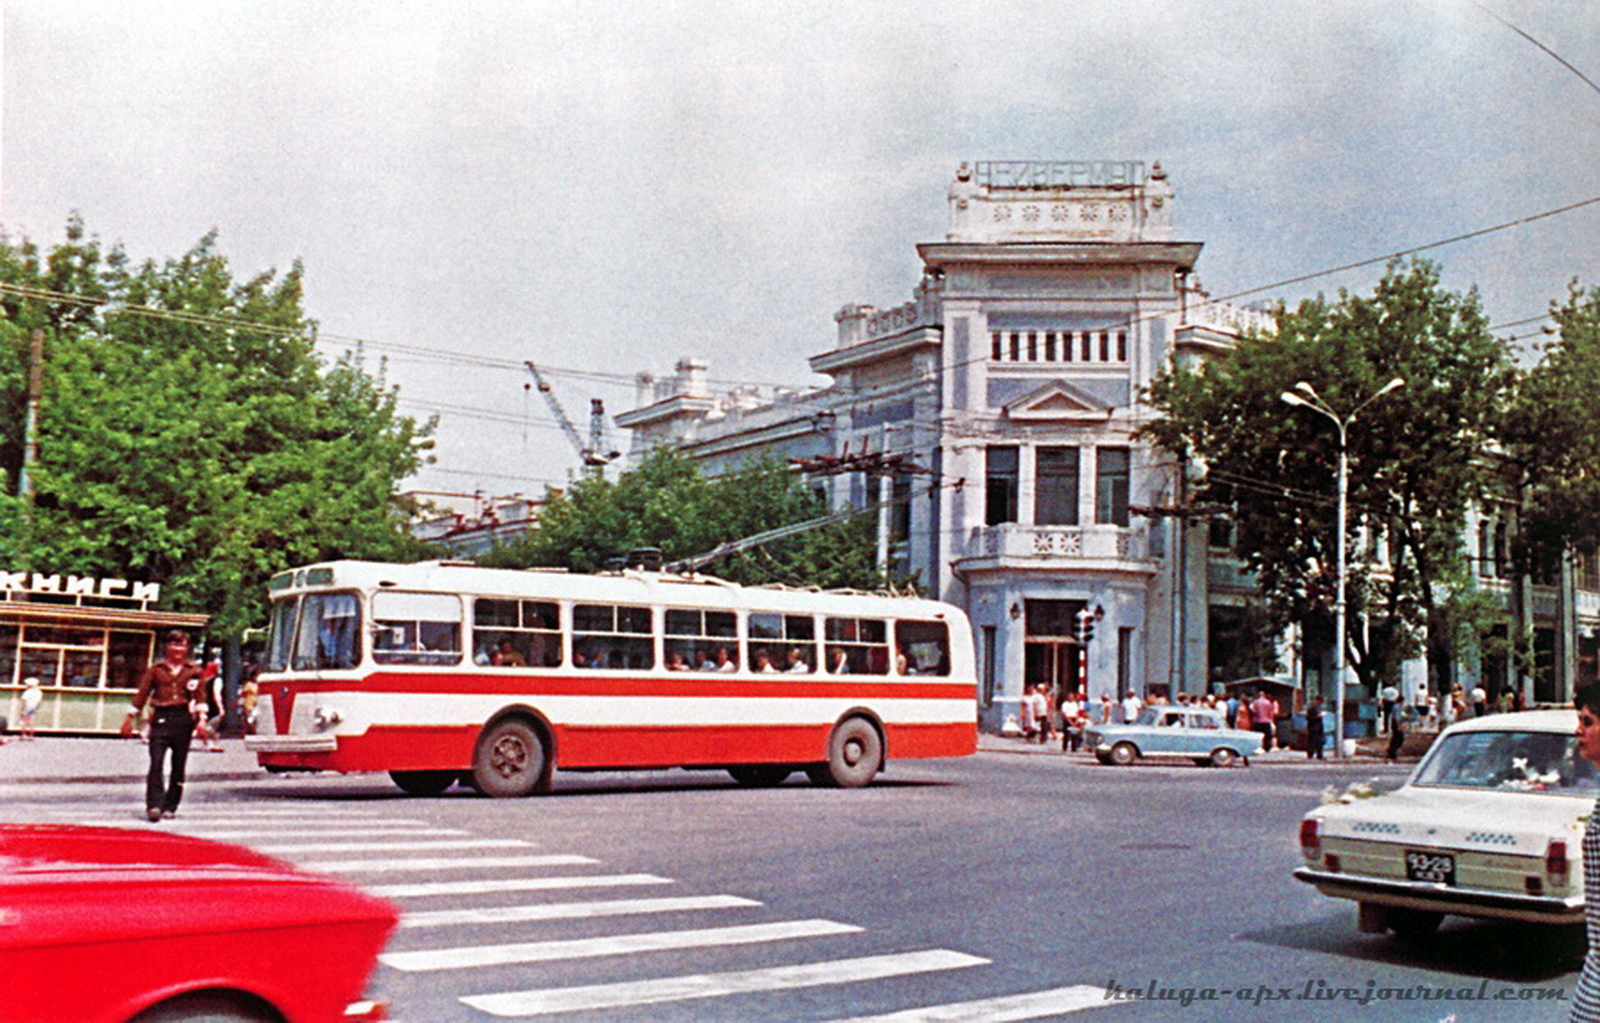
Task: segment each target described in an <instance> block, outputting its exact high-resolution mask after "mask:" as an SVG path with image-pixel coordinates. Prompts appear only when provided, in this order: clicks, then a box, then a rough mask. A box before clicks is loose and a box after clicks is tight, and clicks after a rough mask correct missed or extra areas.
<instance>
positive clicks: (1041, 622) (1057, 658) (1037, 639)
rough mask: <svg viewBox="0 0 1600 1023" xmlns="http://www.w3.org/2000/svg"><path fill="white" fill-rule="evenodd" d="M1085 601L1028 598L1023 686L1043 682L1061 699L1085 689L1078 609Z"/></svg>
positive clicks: (1079, 609)
mask: <svg viewBox="0 0 1600 1023" xmlns="http://www.w3.org/2000/svg"><path fill="white" fill-rule="evenodd" d="M1087 606H1088V605H1087V602H1086V601H1082V600H1029V601H1026V602H1025V607H1026V609H1027V613H1026V616H1025V617H1026V619H1027V620H1026V622H1025V624H1026V626H1027V630H1026V631H1027V636H1026V638H1025V640H1024V643H1023V649H1022V655H1023V657H1022V659H1023V674H1022V684H1023V685H1024V686H1035V685H1039V684H1040V683H1043V684H1044V685H1046V686H1048V687H1049V688H1050V690H1051V692H1053V693H1055V694H1056V696H1057V697H1058V698H1059V697H1060V696H1061V695H1062V694H1064V693H1072V692H1080V693H1082V692H1083V690H1084V685H1083V683H1084V680H1083V678H1082V677H1081V672H1080V671H1079V669H1078V660H1079V658H1078V650H1079V649H1080V647H1079V644H1078V638H1077V636H1076V634H1075V633H1076V629H1077V621H1078V612H1080V611H1082V610H1083V609H1084V608H1085V607H1087ZM1084 695H1085V696H1087V695H1088V694H1087V693H1084Z"/></svg>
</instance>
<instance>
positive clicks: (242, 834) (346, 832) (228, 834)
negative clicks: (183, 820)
mask: <svg viewBox="0 0 1600 1023" xmlns="http://www.w3.org/2000/svg"><path fill="white" fill-rule="evenodd" d="M174 830H177V831H181V832H183V833H184V834H185V835H193V836H195V837H196V838H209V839H211V840H212V841H214V842H241V841H249V840H251V839H258V838H265V839H273V838H310V837H313V836H315V837H319V838H359V837H363V836H365V837H371V836H372V835H373V834H375V833H377V832H379V831H384V832H388V833H392V834H395V835H403V836H405V837H406V838H459V837H460V836H462V835H470V834H472V832H470V831H462V830H461V829H460V828H383V829H378V828H263V827H260V826H257V827H254V828H249V829H244V830H238V829H234V828H223V829H219V830H215V831H213V830H212V826H206V825H190V824H183V825H180V826H179V827H177V828H176V829H174Z"/></svg>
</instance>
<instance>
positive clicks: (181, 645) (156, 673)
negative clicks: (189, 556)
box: [122, 629, 205, 821]
mask: <svg viewBox="0 0 1600 1023" xmlns="http://www.w3.org/2000/svg"><path fill="white" fill-rule="evenodd" d="M204 701H205V694H204V693H203V692H201V689H200V665H198V664H195V663H194V662H193V661H191V660H189V636H188V634H187V633H185V632H183V631H181V630H179V629H173V630H172V631H171V632H169V633H167V635H166V637H165V644H164V656H163V657H162V659H161V660H159V661H157V662H156V663H154V664H152V665H150V667H148V668H146V669H145V670H144V675H143V676H142V677H141V678H140V679H139V690H138V692H136V693H134V694H133V707H132V708H131V709H130V710H129V711H128V716H127V717H126V718H125V719H123V722H122V734H123V735H124V736H130V735H132V734H133V725H134V722H135V720H136V719H137V718H138V716H139V714H140V713H142V712H143V711H144V706H145V704H146V703H149V704H150V714H151V717H150V774H149V775H148V777H147V778H146V779H145V790H144V806H145V816H146V817H148V818H149V819H150V820H152V821H158V820H161V819H162V818H163V817H175V816H177V813H178V803H179V802H180V801H181V800H182V799H183V770H184V766H185V765H186V764H187V763H188V761H189V737H190V736H191V735H193V734H194V723H195V719H196V717H198V716H199V715H202V714H204V713H205V702H204ZM169 749H170V750H171V751H172V777H171V779H170V781H168V782H167V783H165V784H163V782H162V777H161V776H162V770H163V767H164V766H165V762H166V756H167V750H169Z"/></svg>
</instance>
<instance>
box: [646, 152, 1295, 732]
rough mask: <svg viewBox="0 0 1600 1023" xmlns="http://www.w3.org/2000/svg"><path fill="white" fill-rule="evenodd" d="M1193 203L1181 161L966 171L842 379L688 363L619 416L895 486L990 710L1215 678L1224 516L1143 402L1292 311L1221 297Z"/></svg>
mask: <svg viewBox="0 0 1600 1023" xmlns="http://www.w3.org/2000/svg"><path fill="white" fill-rule="evenodd" d="M1174 205H1175V203H1174V195H1173V190H1172V187H1171V184H1170V183H1169V181H1168V180H1167V176H1166V174H1165V173H1164V172H1163V171H1162V170H1161V167H1160V165H1159V164H1155V165H1153V166H1150V167H1149V168H1148V169H1147V168H1146V166H1145V165H1144V164H1142V163H1139V162H1132V161H1128V162H1059V163H1025V162H983V163H977V164H974V165H970V166H969V165H965V164H964V165H962V167H961V168H960V169H959V170H958V171H957V174H956V178H955V181H954V182H953V183H952V184H951V186H950V190H949V218H950V221H949V224H950V226H949V231H948V233H947V234H946V236H945V238H944V239H943V240H941V241H936V242H928V243H925V244H922V245H919V246H918V247H917V251H918V253H919V255H920V256H921V259H922V264H923V276H922V280H921V282H920V283H919V284H918V285H917V287H916V289H915V290H914V292H913V294H912V296H911V300H910V301H908V302H906V303H904V304H903V305H899V306H895V307H892V308H887V309H878V308H874V307H873V306H870V305H854V304H853V305H847V306H845V307H844V308H842V309H841V310H840V311H839V313H838V314H837V315H836V316H835V320H836V321H837V325H838V338H837V342H836V343H835V345H834V346H833V347H832V348H831V349H829V350H827V351H824V352H822V353H820V354H818V355H815V356H813V357H812V358H811V360H810V362H811V367H812V368H813V369H814V370H816V371H817V372H818V373H821V374H825V375H828V376H831V377H832V378H833V384H832V386H830V387H828V388H826V389H822V390H814V391H809V392H799V391H796V392H789V393H779V394H775V395H773V396H771V397H767V396H763V395H758V394H755V393H753V392H748V391H747V392H743V393H740V392H735V393H732V394H726V395H713V394H711V392H710V390H709V389H708V388H707V386H706V383H705V374H706V365H705V364H704V363H703V362H701V361H698V360H695V359H684V360H683V361H681V362H679V363H678V366H677V369H676V372H675V374H674V375H673V376H671V377H670V378H667V379H665V380H656V379H654V378H653V377H650V376H648V375H645V376H641V378H640V390H639V407H638V408H635V409H633V410H631V411H629V412H626V413H623V414H622V415H620V416H618V417H617V423H618V424H619V425H621V426H623V427H625V428H627V429H629V430H631V431H632V432H633V446H632V453H633V455H634V456H635V457H637V456H639V455H642V454H643V453H644V452H645V451H648V450H649V449H651V448H653V447H655V446H657V445H660V444H673V445H677V446H679V447H681V448H682V449H684V450H685V451H687V452H689V453H690V454H692V455H693V456H694V457H695V458H696V459H697V460H699V461H700V462H701V463H702V465H704V466H705V468H706V469H707V471H710V472H713V473H715V472H719V471H722V470H725V469H727V468H731V467H733V466H735V465H737V464H739V463H741V462H743V461H745V460H746V459H748V458H751V457H754V456H757V455H762V454H775V455H778V456H781V457H783V458H789V459H800V460H805V464H806V465H807V466H808V467H810V468H811V469H812V470H813V473H812V478H813V480H814V481H815V483H816V485H817V486H818V487H825V488H826V489H827V493H828V496H829V497H830V499H831V500H832V501H833V502H834V503H835V504H836V505H842V504H846V503H848V504H852V505H855V506H857V507H865V506H867V505H868V504H871V503H874V502H876V503H877V504H878V505H879V506H880V509H881V510H880V530H879V534H880V553H881V554H882V555H883V558H884V560H885V562H886V563H889V564H892V565H894V566H895V567H897V568H899V569H901V570H904V571H910V572H912V573H915V574H916V575H917V576H918V577H919V578H920V580H921V582H922V584H923V586H924V587H925V589H926V591H927V592H929V593H932V594H935V595H937V596H939V597H940V598H942V599H944V600H948V601H950V602H952V603H955V604H957V605H960V606H961V607H963V608H965V609H966V611H967V613H968V614H969V616H970V617H971V619H972V622H973V628H974V630H975V632H976V639H977V643H978V650H979V657H980V673H981V678H982V686H983V692H982V694H981V696H982V698H981V703H982V705H983V707H984V714H985V724H986V725H987V726H989V727H996V726H998V725H999V724H1000V722H1001V721H1003V720H1004V718H1005V716H1006V715H1008V714H1014V713H1016V709H1017V704H1018V700H1019V698H1020V695H1021V692H1022V689H1023V686H1024V685H1025V684H1030V683H1033V682H1047V683H1052V684H1057V685H1060V686H1062V687H1063V688H1064V689H1065V690H1069V691H1070V690H1073V689H1078V690H1080V691H1084V692H1086V693H1088V694H1089V695H1090V696H1091V697H1094V698H1097V697H1098V696H1100V695H1101V694H1102V693H1105V694H1108V695H1110V694H1116V693H1120V692H1123V691H1126V690H1128V689H1134V690H1138V691H1140V692H1145V691H1148V690H1150V689H1152V688H1160V689H1163V690H1165V691H1167V692H1168V693H1175V692H1179V691H1187V692H1200V691H1202V690H1203V689H1204V687H1205V685H1206V681H1207V674H1208V666H1207V649H1208V643H1207V619H1208V611H1207V604H1208V600H1210V599H1212V598H1211V597H1210V596H1208V588H1207V586H1206V585H1205V583H1206V576H1207V544H1206V536H1207V527H1206V524H1205V523H1204V522H1201V521H1198V520H1194V521H1191V520H1188V519H1185V518H1184V517H1182V516H1175V515H1173V514H1170V513H1171V512H1172V511H1173V510H1175V509H1176V508H1177V507H1178V506H1179V503H1180V502H1181V501H1182V500H1183V495H1182V493H1181V488H1180V486H1179V485H1178V482H1177V474H1176V472H1175V466H1174V465H1173V464H1172V462H1171V459H1170V457H1169V456H1166V455H1164V454H1162V453H1159V452H1156V451H1154V450H1153V449H1152V448H1150V447H1149V446H1148V445H1146V444H1143V443H1141V442H1139V441H1138V440H1136V439H1135V438H1134V436H1133V434H1134V431H1135V430H1136V428H1137V427H1138V426H1139V425H1140V424H1141V423H1142V422H1143V421H1144V420H1145V419H1146V418H1147V416H1148V414H1149V413H1148V410H1147V409H1146V408H1145V407H1144V406H1142V405H1141V404H1140V401H1139V397H1140V393H1141V390H1142V388H1144V387H1145V386H1146V385H1147V384H1148V383H1149V382H1150V381H1151V380H1152V379H1153V378H1154V377H1155V376H1156V374H1157V373H1159V372H1160V370H1161V368H1162V367H1163V366H1165V365H1166V364H1167V363H1168V361H1169V360H1172V359H1175V358H1176V359H1181V358H1186V357H1187V356H1188V354H1189V353H1194V354H1197V355H1198V354H1201V353H1203V352H1204V351H1205V350H1207V349H1208V348H1214V347H1217V346H1221V345H1226V344H1228V343H1229V342H1230V341H1231V340H1232V339H1233V338H1235V337H1237V336H1238V333H1239V331H1240V330H1241V329H1243V328H1246V327H1249V328H1255V329H1263V330H1269V329H1271V319H1270V317H1269V316H1267V315H1266V314H1264V313H1260V312H1257V311H1254V310H1249V309H1241V308H1237V307H1227V306H1220V305H1216V304H1209V303H1207V302H1206V301H1205V298H1204V296H1203V294H1202V293H1201V292H1200V291H1199V290H1198V287H1197V286H1196V285H1195V284H1194V283H1193V279H1192V277H1191V274H1192V271H1193V269H1194V266H1195V263H1196V261H1197V260H1198V259H1199V256H1200V249H1201V243H1200V242H1195V241H1182V240H1179V239H1178V237H1177V235H1176V234H1175V232H1174V227H1173V224H1174V220H1173V213H1174ZM1185 522H1187V523H1188V526H1187V528H1184V526H1183V524H1184V523H1185ZM1223 581H1224V582H1225V580H1223ZM1222 589H1223V590H1226V586H1224V587H1222ZM1242 592H1243V590H1241V593H1242ZM1174 593H1187V594H1189V599H1188V600H1184V601H1179V600H1174V597H1173V594H1174ZM1215 599H1218V600H1227V599H1229V598H1228V596H1227V594H1226V592H1221V593H1218V594H1217V595H1216V597H1215ZM1086 625H1087V627H1088V628H1089V629H1090V630H1092V633H1093V635H1092V638H1091V639H1090V640H1089V642H1088V643H1087V644H1086V645H1085V644H1081V643H1080V642H1079V637H1080V635H1081V630H1083V629H1084V628H1085V626H1086Z"/></svg>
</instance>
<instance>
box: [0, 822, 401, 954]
mask: <svg viewBox="0 0 1600 1023" xmlns="http://www.w3.org/2000/svg"><path fill="white" fill-rule="evenodd" d="M8 917H9V919H7V918H8ZM397 918H398V914H397V913H396V911H395V909H394V908H393V907H392V906H390V905H389V904H388V903H386V902H384V901H382V900H380V899H377V898H374V897H372V896H370V895H367V894H366V893H364V892H361V891H359V890H357V889H355V888H353V887H351V886H349V885H346V884H344V883H343V882H340V881H337V880H334V879H332V878H327V877H322V876H319V875H316V874H308V873H305V872H303V871H300V870H298V869H296V868H294V867H292V866H290V865H289V864H287V863H283V862H282V861H279V860H275V859H272V858H271V857H269V856H263V855H261V854H260V853H256V852H252V851H251V850H249V849H245V848H243V847H240V846H236V845H227V844H224V843H221V842H212V841H208V840H206V839H200V838H191V837H188V836H184V835H173V834H164V833H161V832H155V831H140V830H134V829H125V828H89V827H79V826H71V825H56V824H4V825H0V951H3V950H5V949H6V948H7V947H11V948H16V947H19V946H20V947H27V946H35V945H39V944H43V945H52V944H59V943H76V942H82V941H108V940H111V941H115V940H124V939H130V938H140V937H145V936H148V935H149V934H151V933H158V934H165V935H177V934H195V933H205V932H213V933H215V932H228V931H234V932H242V931H260V930H266V929H283V928H298V927H306V926H318V925H326V924H343V923H368V924H372V925H375V926H376V927H377V928H378V929H379V933H382V934H387V933H388V931H389V930H390V929H391V928H392V927H393V926H394V924H395V921H396V920H397ZM381 943H382V941H381V938H380V939H379V944H380V945H381Z"/></svg>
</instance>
